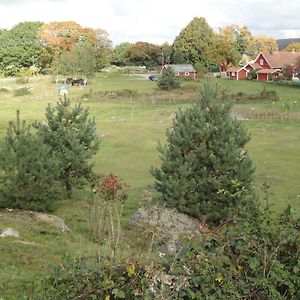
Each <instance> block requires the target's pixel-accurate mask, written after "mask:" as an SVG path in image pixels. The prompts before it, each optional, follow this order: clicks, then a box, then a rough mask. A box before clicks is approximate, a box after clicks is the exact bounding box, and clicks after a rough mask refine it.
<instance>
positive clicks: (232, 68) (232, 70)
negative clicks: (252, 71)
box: [226, 67, 248, 72]
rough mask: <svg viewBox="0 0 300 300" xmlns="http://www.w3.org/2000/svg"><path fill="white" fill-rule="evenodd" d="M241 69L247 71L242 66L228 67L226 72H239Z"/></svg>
mask: <svg viewBox="0 0 300 300" xmlns="http://www.w3.org/2000/svg"><path fill="white" fill-rule="evenodd" d="M241 70H245V71H246V72H248V70H247V69H245V68H244V67H230V68H229V69H228V70H226V72H240V71H241Z"/></svg>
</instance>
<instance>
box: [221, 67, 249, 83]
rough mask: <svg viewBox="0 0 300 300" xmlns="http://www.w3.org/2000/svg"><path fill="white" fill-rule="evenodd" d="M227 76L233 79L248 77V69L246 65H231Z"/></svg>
mask: <svg viewBox="0 0 300 300" xmlns="http://www.w3.org/2000/svg"><path fill="white" fill-rule="evenodd" d="M226 73H227V76H228V77H229V78H231V79H236V80H239V79H247V77H248V70H247V69H246V68H244V67H231V68H229V69H228V70H227V71H226Z"/></svg>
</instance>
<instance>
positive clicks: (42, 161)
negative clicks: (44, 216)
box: [0, 112, 62, 211]
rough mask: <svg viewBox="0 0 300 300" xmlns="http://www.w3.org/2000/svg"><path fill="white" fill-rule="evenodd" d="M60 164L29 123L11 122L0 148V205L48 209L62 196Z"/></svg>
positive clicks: (40, 209)
mask: <svg viewBox="0 0 300 300" xmlns="http://www.w3.org/2000/svg"><path fill="white" fill-rule="evenodd" d="M58 176H59V166H58V162H57V160H56V159H55V158H54V157H53V156H52V155H51V149H50V148H49V147H48V146H46V145H44V144H43V142H42V141H41V139H40V138H39V137H38V136H35V135H33V134H31V132H30V126H28V125H26V123H25V121H23V122H21V121H20V117H19V112H17V120H16V123H14V122H10V123H9V127H8V129H7V135H6V137H5V138H4V141H3V142H2V144H1V149H0V207H10V208H22V209H30V210H38V211H51V210H53V209H54V207H55V204H56V202H57V201H58V200H60V198H61V196H62V186H61V184H60V183H59V181H58Z"/></svg>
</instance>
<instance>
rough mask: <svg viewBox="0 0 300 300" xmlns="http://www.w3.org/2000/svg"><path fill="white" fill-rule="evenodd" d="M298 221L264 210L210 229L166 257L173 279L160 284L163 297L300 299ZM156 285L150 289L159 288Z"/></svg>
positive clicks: (166, 267)
mask: <svg viewBox="0 0 300 300" xmlns="http://www.w3.org/2000/svg"><path fill="white" fill-rule="evenodd" d="M298 222H299V221H298ZM298 222H297V221H295V220H293V219H292V218H290V217H281V218H279V219H275V218H274V217H273V216H272V215H271V213H270V211H268V210H266V211H264V210H262V211H260V212H259V213H258V214H257V215H256V217H255V218H253V219H248V220H247V219H237V220H235V221H234V222H233V223H232V224H231V225H229V226H228V225H227V226H225V227H224V228H222V229H221V230H220V231H216V232H215V233H214V232H213V231H212V232H210V233H209V234H208V235H207V236H206V238H203V240H202V242H200V243H199V241H198V242H194V243H193V244H189V243H188V245H187V246H186V247H184V248H183V250H182V251H181V252H180V253H178V254H176V256H175V257H174V255H173V256H171V257H168V258H167V259H166V264H165V265H164V269H165V270H167V271H166V272H165V277H169V278H172V284H170V285H165V286H164V291H163V295H164V297H165V298H172V299H206V298H205V296H207V295H209V296H210V298H209V299H228V300H229V299H249V300H250V299H256V300H261V299H299V297H300V292H299V287H300V259H299V255H300V236H299V232H298V230H297V224H298ZM159 284H161V282H158V284H157V285H156V286H155V287H154V289H157V290H158V291H159V290H160V289H161V288H160V287H159V286H158V285H159ZM178 287H180V289H179V288H178ZM160 292H161V291H160Z"/></svg>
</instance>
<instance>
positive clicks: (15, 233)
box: [0, 228, 20, 238]
mask: <svg viewBox="0 0 300 300" xmlns="http://www.w3.org/2000/svg"><path fill="white" fill-rule="evenodd" d="M10 236H11V237H15V238H19V237H20V235H19V232H18V231H17V230H15V229H13V228H5V229H4V230H3V231H2V232H1V234H0V237H2V238H4V237H10Z"/></svg>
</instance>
